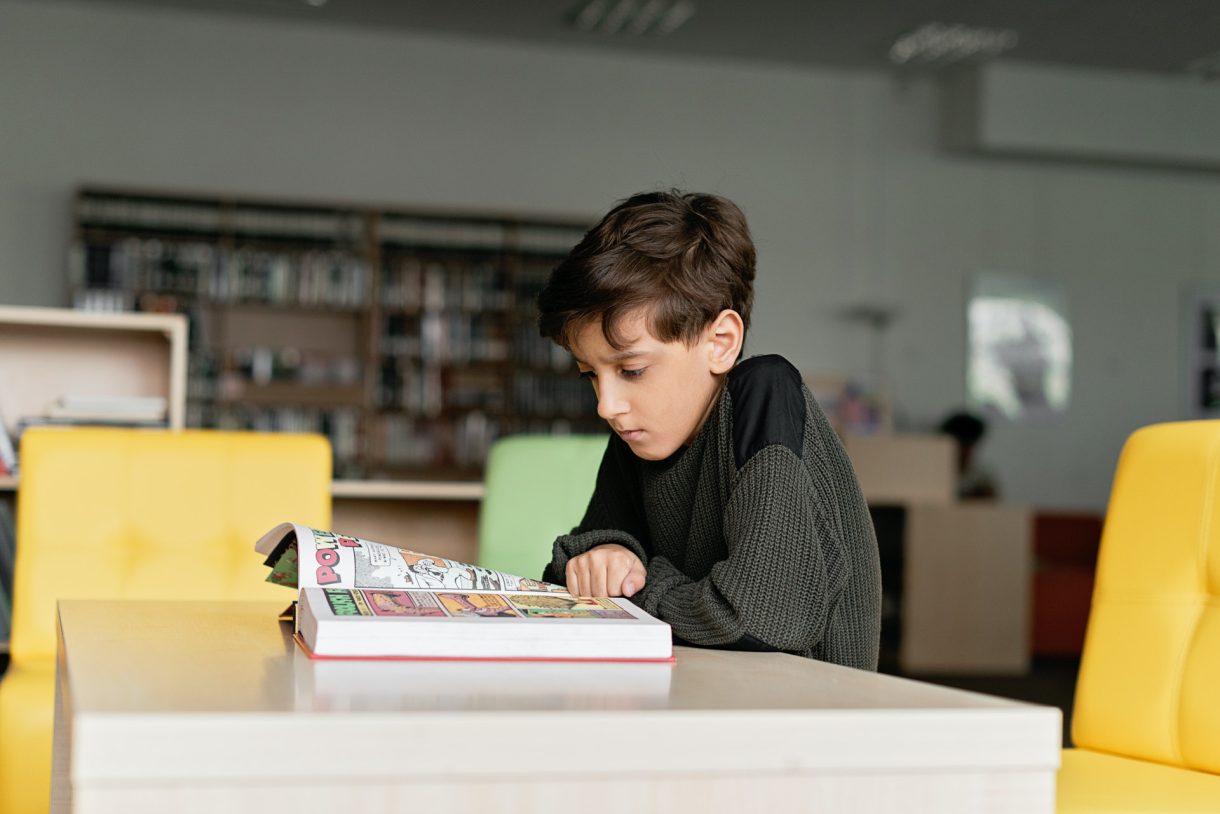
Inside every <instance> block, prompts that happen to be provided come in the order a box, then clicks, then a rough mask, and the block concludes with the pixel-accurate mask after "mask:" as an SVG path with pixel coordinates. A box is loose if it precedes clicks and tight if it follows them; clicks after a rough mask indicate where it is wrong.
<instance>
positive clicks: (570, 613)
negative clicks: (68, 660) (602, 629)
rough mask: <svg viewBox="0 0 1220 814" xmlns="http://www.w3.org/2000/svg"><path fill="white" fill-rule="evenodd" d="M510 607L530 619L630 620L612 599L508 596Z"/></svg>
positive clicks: (628, 615) (626, 612)
mask: <svg viewBox="0 0 1220 814" xmlns="http://www.w3.org/2000/svg"><path fill="white" fill-rule="evenodd" d="M505 598H506V599H507V600H508V601H509V602H510V603H512V606H513V607H514V608H516V609H517V610H519V611H521V613H522V614H523V615H525V616H526V617H530V618H547V619H631V618H632V616H631V614H630V613H629V612H628V611H625V610H623V609H622V608H621V607H619V606H618V605H617V604H615V602H614V600H613V599H595V598H591V597H578V596H567V595H564V596H556V595H554V594H549V595H540V594H509V595H508V596H506V597H505Z"/></svg>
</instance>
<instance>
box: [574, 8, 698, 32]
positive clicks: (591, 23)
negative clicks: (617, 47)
mask: <svg viewBox="0 0 1220 814" xmlns="http://www.w3.org/2000/svg"><path fill="white" fill-rule="evenodd" d="M695 9H696V6H695V0H588V2H586V3H585V4H584V5H582V6H581V7H580V8H579V9H577V11H576V13H575V14H574V15H572V19H571V25H572V27H573V28H575V29H576V30H577V31H585V32H590V33H597V34H606V35H610V36H614V35H621V34H629V35H632V36H637V37H638V36H643V35H652V36H657V37H664V36H667V35H669V34H672V33H673V32H674V31H677V30H678V29H679V28H680V27H682V25H684V24H685V23H686V21H687V20H689V19H690V18H691V17H693V16H694V14H695Z"/></svg>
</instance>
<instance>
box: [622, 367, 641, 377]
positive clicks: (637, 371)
mask: <svg viewBox="0 0 1220 814" xmlns="http://www.w3.org/2000/svg"><path fill="white" fill-rule="evenodd" d="M645 370H647V368H643V367H637V368H634V369H631V370H628V369H627V368H623V369H622V370H620V371H619V373H620V374H621V375H622V376H623V378H626V379H638V378H640V377H641V376H643V375H644V371H645Z"/></svg>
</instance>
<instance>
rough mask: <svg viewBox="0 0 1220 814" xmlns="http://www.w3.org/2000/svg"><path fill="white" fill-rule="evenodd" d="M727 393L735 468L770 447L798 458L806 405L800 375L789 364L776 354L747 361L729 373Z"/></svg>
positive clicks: (803, 430) (801, 442) (802, 436)
mask: <svg viewBox="0 0 1220 814" xmlns="http://www.w3.org/2000/svg"><path fill="white" fill-rule="evenodd" d="M728 393H729V400H730V402H731V404H732V413H733V457H734V458H735V459H736V463H737V468H738V469H740V468H741V467H742V466H744V465H745V463H746V461H748V460H750V458H752V457H754V455H755V453H757V452H758V451H759V450H761V449H763V448H764V447H768V446H771V445H772V444H781V445H783V446H785V447H787V448H788V449H790V450H792V452H793V454H795V455H796V456H797V457H800V455H801V447H802V445H803V441H804V437H805V418H806V415H805V414H806V411H807V409H808V406H807V405H806V404H805V391H804V387H803V382H802V380H801V374H800V372H799V371H798V370H797V369H796V368H795V367H793V366H792V363H791V362H789V361H788V360H787V359H785V358H784V357H782V356H775V355H768V356H754V357H751V358H749V359H746V360H745V361H743V362H740V363H739V364H738V365H737V366H736V367H734V368H733V369H732V370H731V371H730V372H729V375H728Z"/></svg>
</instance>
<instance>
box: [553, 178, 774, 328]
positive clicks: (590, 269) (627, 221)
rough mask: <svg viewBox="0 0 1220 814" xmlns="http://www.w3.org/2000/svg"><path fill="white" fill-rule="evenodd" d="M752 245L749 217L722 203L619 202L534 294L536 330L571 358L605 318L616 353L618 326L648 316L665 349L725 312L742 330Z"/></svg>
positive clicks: (682, 197)
mask: <svg viewBox="0 0 1220 814" xmlns="http://www.w3.org/2000/svg"><path fill="white" fill-rule="evenodd" d="M753 301H754V243H753V241H752V240H750V229H749V227H748V226H747V225H746V218H745V215H743V214H742V213H741V210H740V209H738V208H737V205H736V204H734V203H733V202H732V201H730V200H728V199H727V198H721V197H720V196H718V195H706V194H700V193H693V192H692V193H683V192H680V191H678V190H670V191H667V192H645V193H641V194H639V195H633V196H632V197H630V198H628V199H627V200H625V201H623V202H621V203H620V204H618V205H617V206H615V207H614V208H613V209H611V210H610V212H609V213H607V215H606V216H605V217H604V218H602V220H601V223H599V224H597V225H596V226H594V227H593V228H592V229H590V230H589V231H588V232H587V233H586V234H585V236H584V237H583V238H582V239H581V241H580V242H579V243H577V244H576V246H575V248H573V249H572V251H571V252H569V253H568V256H567V257H565V258H564V259H563V261H562V262H560V264H559V265H558V266H556V267H555V270H554V271H553V272H551V277H550V280H548V281H547V284H546V287H545V288H543V289H542V292H541V293H540V294H539V295H538V330H539V333H540V334H541V335H542V336H545V337H549V338H551V339H553V340H554V341H555V342H557V343H559V344H560V345H562V346H563V347H565V348H568V349H571V341H572V337H573V334H574V333H575V332H576V331H578V330H579V329H580V328H581V326H583V325H586V324H588V322H589V321H590V320H593V319H599V318H600V319H601V323H602V333H603V334H604V335H605V337H606V341H607V342H609V343H610V345H611V346H612V347H614V348H618V349H621V348H622V347H623V344H624V340H623V338H622V337H621V336H620V335H618V334H617V333H616V330H615V329H616V326H617V323H618V320H619V319H621V318H622V317H623V316H625V315H626V314H629V313H631V312H633V311H635V310H636V309H638V308H641V307H642V308H644V309H645V313H646V319H647V324H648V329H649V331H650V332H651V333H652V335H653V336H655V337H656V338H657V339H659V340H661V341H662V342H672V341H674V340H681V341H683V342H686V343H687V344H690V343H692V342H694V341H695V340H696V339H698V337H699V333H700V332H701V331H702V330H703V329H704V328H705V327H707V325H708V324H709V323H711V322H712V320H714V319H715V318H716V315H717V314H719V313H720V312H721V311H723V310H725V309H726V308H732V309H733V310H734V311H736V312H737V313H738V314H740V315H741V319H742V322H743V323H745V327H746V328H747V329H748V328H749V325H750V306H751V305H752V304H753Z"/></svg>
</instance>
